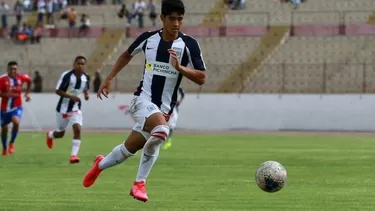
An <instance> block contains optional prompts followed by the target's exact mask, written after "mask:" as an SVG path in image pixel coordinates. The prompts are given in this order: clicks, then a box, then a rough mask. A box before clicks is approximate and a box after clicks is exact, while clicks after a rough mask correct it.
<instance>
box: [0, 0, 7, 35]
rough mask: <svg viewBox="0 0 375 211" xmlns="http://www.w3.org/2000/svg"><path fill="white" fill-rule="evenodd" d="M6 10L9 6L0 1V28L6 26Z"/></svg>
mask: <svg viewBox="0 0 375 211" xmlns="http://www.w3.org/2000/svg"><path fill="white" fill-rule="evenodd" d="M8 11H9V6H8V5H7V4H5V2H3V1H2V2H1V3H0V15H1V28H2V29H6V28H8Z"/></svg>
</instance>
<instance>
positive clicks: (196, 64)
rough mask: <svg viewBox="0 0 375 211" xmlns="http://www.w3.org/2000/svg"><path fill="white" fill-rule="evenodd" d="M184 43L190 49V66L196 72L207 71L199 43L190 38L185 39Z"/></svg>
mask: <svg viewBox="0 0 375 211" xmlns="http://www.w3.org/2000/svg"><path fill="white" fill-rule="evenodd" d="M184 41H185V43H186V47H187V49H188V55H189V64H190V65H191V66H192V67H193V68H194V69H196V70H202V71H205V70H206V64H205V63H204V60H203V55H202V51H201V47H200V46H199V43H198V41H197V40H195V39H194V38H192V37H188V36H186V37H185V38H184Z"/></svg>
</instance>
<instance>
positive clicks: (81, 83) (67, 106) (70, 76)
mask: <svg viewBox="0 0 375 211" xmlns="http://www.w3.org/2000/svg"><path fill="white" fill-rule="evenodd" d="M89 85H90V77H89V76H88V75H87V74H86V73H83V74H82V75H81V77H77V76H76V75H75V74H74V70H68V71H65V72H63V73H62V74H61V76H60V79H59V81H58V82H57V85H56V90H61V91H64V92H66V93H68V94H70V95H74V96H80V95H81V94H82V93H83V92H84V91H85V90H86V89H89ZM80 109H81V102H74V101H73V100H71V99H69V98H64V97H60V99H59V101H58V103H57V106H56V111H57V112H58V113H68V112H72V111H78V110H80Z"/></svg>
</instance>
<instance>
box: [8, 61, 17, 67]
mask: <svg viewBox="0 0 375 211" xmlns="http://www.w3.org/2000/svg"><path fill="white" fill-rule="evenodd" d="M13 65H17V66H18V63H17V62H16V61H10V62H8V67H10V66H13Z"/></svg>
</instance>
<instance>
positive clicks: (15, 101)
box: [0, 61, 32, 156]
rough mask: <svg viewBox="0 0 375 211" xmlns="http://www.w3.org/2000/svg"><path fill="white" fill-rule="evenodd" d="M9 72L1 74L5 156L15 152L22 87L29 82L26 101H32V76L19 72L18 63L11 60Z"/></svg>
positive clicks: (0, 91) (0, 88) (2, 131)
mask: <svg viewBox="0 0 375 211" xmlns="http://www.w3.org/2000/svg"><path fill="white" fill-rule="evenodd" d="M7 68H8V73H7V74H4V75H1V76H0V97H1V143H2V145H3V153H2V155H3V156H6V155H8V153H10V154H12V153H14V150H15V147H14V143H15V141H16V137H17V135H18V130H19V126H20V122H21V118H22V111H23V109H22V98H21V94H22V87H23V84H24V83H26V84H27V88H26V92H25V100H26V102H28V101H30V92H31V83H32V82H31V77H30V76H29V75H27V74H21V73H17V71H18V63H17V62H15V61H11V62H9V63H8V65H7ZM10 123H12V124H13V128H12V133H11V137H10V143H9V149H7V144H8V143H7V142H8V125H9V124H10Z"/></svg>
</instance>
